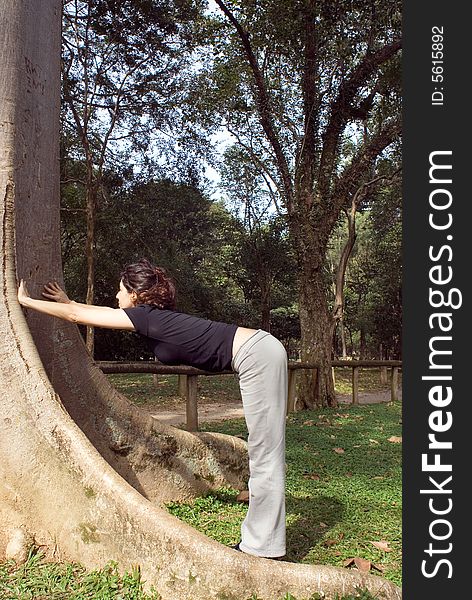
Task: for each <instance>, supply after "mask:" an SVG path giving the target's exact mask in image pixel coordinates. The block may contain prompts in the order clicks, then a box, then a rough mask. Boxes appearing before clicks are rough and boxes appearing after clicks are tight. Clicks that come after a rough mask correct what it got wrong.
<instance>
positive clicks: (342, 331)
mask: <svg viewBox="0 0 472 600" xmlns="http://www.w3.org/2000/svg"><path fill="white" fill-rule="evenodd" d="M339 332H340V336H341V346H342V353H343V354H342V358H343V360H345V359H346V358H347V345H346V329H345V327H344V318H341V320H340V321H339Z"/></svg>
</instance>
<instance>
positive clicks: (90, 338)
mask: <svg viewBox="0 0 472 600" xmlns="http://www.w3.org/2000/svg"><path fill="white" fill-rule="evenodd" d="M92 168H93V167H92V165H91V164H90V161H88V160H87V171H88V172H87V179H86V187H85V213H86V222H87V239H86V243H85V254H86V256H87V298H86V303H87V304H93V302H94V296H95V222H96V215H97V186H96V183H95V182H94V181H93V172H92ZM94 342H95V335H94V328H93V327H89V326H87V328H86V342H85V345H86V347H87V350H88V351H89V353H90V356H91V357H92V358H93V355H94V346H95V343H94Z"/></svg>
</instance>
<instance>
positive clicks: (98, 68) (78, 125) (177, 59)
mask: <svg viewBox="0 0 472 600" xmlns="http://www.w3.org/2000/svg"><path fill="white" fill-rule="evenodd" d="M198 10H199V7H198V0H197V1H196V2H193V1H192V0H189V1H188V2H187V1H183V2H159V1H158V2H155V1H153V2H150V1H149V0H132V1H131V0H126V1H124V2H115V1H108V0H107V1H106V0H65V1H64V3H63V38H62V39H63V59H62V81H63V87H62V90H63V139H64V140H65V141H66V143H65V144H64V145H63V153H64V154H65V155H66V156H69V157H71V158H73V159H75V161H77V160H78V159H79V160H81V161H82V162H83V168H82V169H78V168H77V165H76V164H75V167H76V168H74V171H73V173H69V172H67V169H66V172H65V173H63V175H64V177H65V180H66V181H70V180H71V179H75V180H76V181H77V182H80V184H81V185H82V186H83V188H84V192H85V194H84V195H85V216H86V224H87V237H86V245H85V254H86V257H87V296H86V301H87V303H90V304H91V303H93V301H94V286H95V244H96V241H95V226H96V218H97V211H98V210H99V204H100V202H101V200H102V198H103V196H104V195H105V194H106V189H105V187H104V184H105V178H104V170H105V169H108V170H110V169H112V168H113V169H114V170H117V169H119V168H120V167H121V166H122V165H123V164H124V163H126V164H128V165H129V163H130V161H132V160H133V158H134V160H139V162H140V163H141V169H142V168H143V165H148V166H149V163H152V162H154V163H156V159H155V158H154V157H153V155H152V153H151V152H149V148H150V146H149V144H150V141H151V140H153V142H154V144H155V143H156V140H157V139H159V137H160V138H161V139H160V144H159V146H160V149H161V154H164V153H165V151H166V150H165V148H166V145H165V143H164V142H163V139H162V138H163V137H165V136H166V135H168V132H169V129H171V128H172V123H173V114H175V112H176V108H175V107H176V104H177V103H178V100H177V97H178V94H179V90H180V86H181V83H180V76H181V72H182V69H183V67H184V65H185V62H186V59H187V58H188V56H189V52H190V49H191V43H190V40H191V35H190V32H189V23H190V20H191V19H193V18H195V17H196V15H197V13H198ZM130 40H132V43H130ZM168 148H169V147H168V146H167V150H168ZM67 164H70V161H69V163H65V165H66V166H67ZM87 347H88V349H89V351H90V353H91V354H92V355H93V328H91V327H89V328H87Z"/></svg>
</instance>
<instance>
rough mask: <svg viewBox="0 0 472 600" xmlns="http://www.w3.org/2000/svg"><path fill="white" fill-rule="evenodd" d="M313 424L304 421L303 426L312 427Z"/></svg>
mask: <svg viewBox="0 0 472 600" xmlns="http://www.w3.org/2000/svg"><path fill="white" fill-rule="evenodd" d="M314 424H315V422H314V421H304V422H303V425H306V426H307V427H311V426H312V425H314Z"/></svg>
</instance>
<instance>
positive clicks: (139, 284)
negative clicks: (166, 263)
mask: <svg viewBox="0 0 472 600" xmlns="http://www.w3.org/2000/svg"><path fill="white" fill-rule="evenodd" d="M121 281H122V282H123V285H124V286H125V288H126V289H127V290H128V292H129V293H130V294H131V292H135V293H136V294H137V300H136V304H152V305H154V306H157V307H159V308H167V309H169V310H174V309H175V285H174V282H173V281H172V280H171V278H170V277H169V276H168V275H167V273H166V271H165V269H163V268H161V267H155V266H154V265H153V264H151V263H150V262H149V261H148V260H147V259H146V258H141V259H140V260H138V262H137V263H133V264H132V265H128V266H127V267H125V268H124V270H123V271H122V272H121Z"/></svg>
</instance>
